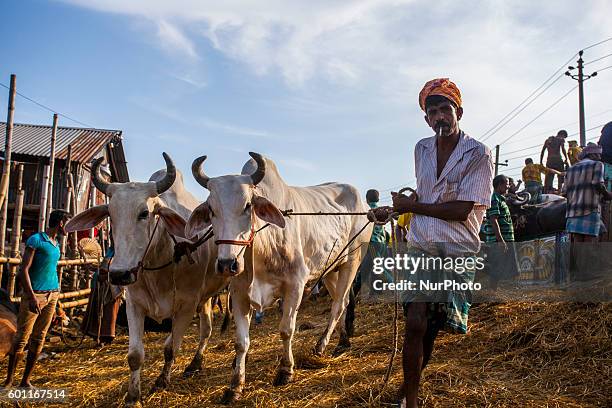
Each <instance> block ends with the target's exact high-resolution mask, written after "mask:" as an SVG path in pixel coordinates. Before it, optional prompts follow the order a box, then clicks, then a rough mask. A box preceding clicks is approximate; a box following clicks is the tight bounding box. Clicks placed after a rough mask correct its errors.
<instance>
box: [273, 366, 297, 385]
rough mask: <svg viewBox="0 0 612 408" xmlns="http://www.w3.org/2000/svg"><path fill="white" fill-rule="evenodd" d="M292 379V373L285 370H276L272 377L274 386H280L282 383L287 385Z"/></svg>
mask: <svg viewBox="0 0 612 408" xmlns="http://www.w3.org/2000/svg"><path fill="white" fill-rule="evenodd" d="M291 380H293V374H292V373H290V372H289V371H287V370H278V371H277V372H276V378H274V383H273V385H274V386H275V387H280V386H282V385H287V384H289V383H290V382H291Z"/></svg>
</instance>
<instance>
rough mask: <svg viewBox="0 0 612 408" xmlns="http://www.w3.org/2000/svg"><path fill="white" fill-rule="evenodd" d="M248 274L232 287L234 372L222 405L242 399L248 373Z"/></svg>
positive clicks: (236, 281) (249, 321)
mask: <svg viewBox="0 0 612 408" xmlns="http://www.w3.org/2000/svg"><path fill="white" fill-rule="evenodd" d="M245 275H246V274H242V275H241V276H239V277H237V278H234V280H233V281H232V284H231V285H230V296H231V297H232V309H233V313H234V322H235V325H236V338H235V345H234V348H235V351H236V356H235V357H234V367H233V368H234V370H233V374H232V381H231V383H230V387H229V389H227V390H225V393H224V394H223V397H222V398H221V403H222V404H231V403H233V402H235V401H237V400H239V399H240V397H241V396H242V389H243V388H244V380H245V373H246V356H247V352H248V351H249V345H250V343H251V339H250V337H249V326H250V324H251V304H250V302H249V296H248V285H249V282H248V281H247V277H246V276H245Z"/></svg>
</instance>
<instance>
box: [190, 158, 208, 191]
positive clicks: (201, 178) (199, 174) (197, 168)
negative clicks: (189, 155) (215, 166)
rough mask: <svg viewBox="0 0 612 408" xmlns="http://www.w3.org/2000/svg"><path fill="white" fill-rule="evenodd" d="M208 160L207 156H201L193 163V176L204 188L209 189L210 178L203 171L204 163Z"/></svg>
mask: <svg viewBox="0 0 612 408" xmlns="http://www.w3.org/2000/svg"><path fill="white" fill-rule="evenodd" d="M204 160H206V156H200V157H198V158H197V159H195V160H194V161H193V163H192V164H191V174H193V178H194V179H195V180H196V181H197V182H198V184H199V185H201V186H202V187H204V188H208V180H210V178H209V177H208V176H207V175H206V174H205V173H204V170H202V163H204Z"/></svg>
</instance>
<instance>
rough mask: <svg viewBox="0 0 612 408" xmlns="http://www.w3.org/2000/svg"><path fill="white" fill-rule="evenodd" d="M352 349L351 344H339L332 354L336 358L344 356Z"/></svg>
mask: <svg viewBox="0 0 612 408" xmlns="http://www.w3.org/2000/svg"><path fill="white" fill-rule="evenodd" d="M350 348H351V345H350V343H349V344H338V345H337V346H336V347H335V348H334V351H333V353H332V356H334V357H338V356H341V355H342V354H344V353H346V352H347V351H349V350H350Z"/></svg>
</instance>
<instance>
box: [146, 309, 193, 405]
mask: <svg viewBox="0 0 612 408" xmlns="http://www.w3.org/2000/svg"><path fill="white" fill-rule="evenodd" d="M193 312H194V310H193V309H192V308H189V309H188V310H186V308H182V309H179V310H176V311H175V313H174V319H173V320H172V333H170V335H169V336H168V337H167V338H166V342H165V343H164V367H163V368H162V371H161V373H160V374H159V377H157V380H155V385H154V386H153V388H152V389H151V393H153V392H155V391H157V390H160V389H165V388H168V385H170V372H171V371H172V364H174V359H175V357H176V355H177V354H178V351H179V349H180V348H181V343H182V342H183V335H184V334H185V330H187V327H188V326H189V323H190V322H191V319H192V317H193Z"/></svg>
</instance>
